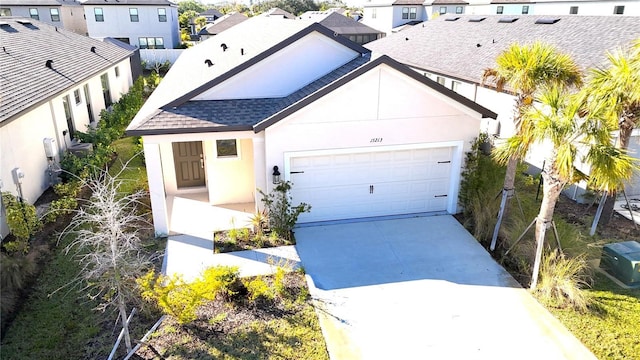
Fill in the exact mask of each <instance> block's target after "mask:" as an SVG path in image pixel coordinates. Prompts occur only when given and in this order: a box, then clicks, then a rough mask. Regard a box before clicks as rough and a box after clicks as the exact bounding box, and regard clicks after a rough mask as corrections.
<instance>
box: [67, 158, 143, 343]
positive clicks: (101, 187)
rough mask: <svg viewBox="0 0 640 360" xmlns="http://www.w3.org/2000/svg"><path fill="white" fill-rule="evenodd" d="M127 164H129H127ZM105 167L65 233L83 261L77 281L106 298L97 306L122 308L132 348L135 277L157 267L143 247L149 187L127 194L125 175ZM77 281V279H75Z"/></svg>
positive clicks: (87, 183) (99, 297)
mask: <svg viewBox="0 0 640 360" xmlns="http://www.w3.org/2000/svg"><path fill="white" fill-rule="evenodd" d="M123 168H124V167H123ZM118 175H120V174H117V175H115V176H112V175H110V174H109V173H108V172H107V171H102V172H101V173H100V174H98V175H97V176H96V177H94V178H90V179H88V180H84V181H83V185H85V186H88V187H89V189H90V190H91V191H92V195H91V197H90V198H89V200H88V201H84V204H82V206H81V207H80V209H79V210H77V212H76V214H75V216H74V217H73V220H72V221H71V223H70V224H69V226H68V227H67V228H66V229H65V231H64V232H63V234H62V235H61V236H72V237H73V240H72V241H71V243H70V244H69V245H68V246H67V247H66V249H65V252H66V253H67V254H69V253H72V254H74V256H75V257H76V258H77V260H78V262H79V263H80V267H81V270H80V274H79V276H78V278H77V279H76V280H75V282H74V283H75V284H76V285H77V284H83V285H82V286H83V287H82V290H83V291H85V292H86V293H87V294H88V296H89V297H90V298H91V299H96V300H98V301H99V302H100V303H99V305H98V306H97V308H96V309H98V310H102V311H104V310H106V309H107V308H109V307H115V308H117V310H118V312H119V317H120V320H121V322H122V327H123V329H124V339H125V345H126V347H127V351H131V348H132V347H131V337H130V335H129V326H128V323H127V304H130V303H131V301H133V300H134V299H136V298H137V295H136V290H135V289H136V288H135V287H136V285H135V279H136V278H138V277H139V276H141V275H142V274H143V273H144V272H145V271H147V270H148V268H149V267H150V266H151V261H152V260H153V255H151V254H148V253H147V252H145V251H144V249H143V247H142V244H141V242H142V239H144V238H145V237H146V236H147V234H148V233H147V230H148V229H149V226H148V225H149V223H148V222H147V220H146V218H145V215H146V214H144V213H142V212H141V206H145V205H143V204H142V203H141V199H142V198H144V197H145V195H146V194H145V192H144V191H137V192H134V193H132V194H123V193H121V192H120V191H119V189H120V187H121V185H122V183H123V180H119V179H118ZM70 285H71V284H70Z"/></svg>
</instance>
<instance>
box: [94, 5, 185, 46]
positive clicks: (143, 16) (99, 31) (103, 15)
mask: <svg viewBox="0 0 640 360" xmlns="http://www.w3.org/2000/svg"><path fill="white" fill-rule="evenodd" d="M83 5H84V16H85V18H86V19H87V29H88V32H89V36H91V37H92V38H95V39H100V40H102V39H104V38H106V37H112V38H115V39H118V40H120V41H122V42H124V43H127V44H131V45H136V46H139V47H140V49H174V48H175V47H177V46H178V45H180V29H179V25H178V6H177V5H176V3H175V2H173V1H169V0H85V1H83Z"/></svg>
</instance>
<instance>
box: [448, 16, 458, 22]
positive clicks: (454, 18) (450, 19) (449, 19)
mask: <svg viewBox="0 0 640 360" xmlns="http://www.w3.org/2000/svg"><path fill="white" fill-rule="evenodd" d="M458 19H460V17H459V16H457V17H452V18H446V19H444V21H456V20H458Z"/></svg>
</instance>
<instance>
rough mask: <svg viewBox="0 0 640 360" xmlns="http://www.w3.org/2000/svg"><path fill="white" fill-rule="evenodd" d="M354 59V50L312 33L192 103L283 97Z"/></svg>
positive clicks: (199, 96)
mask: <svg viewBox="0 0 640 360" xmlns="http://www.w3.org/2000/svg"><path fill="white" fill-rule="evenodd" d="M356 56H359V54H358V53H357V52H355V51H354V50H351V49H349V48H347V47H345V46H343V45H341V44H339V43H337V42H336V41H334V40H333V39H330V38H327V37H326V36H324V35H321V34H319V33H317V32H313V33H310V34H308V35H307V36H305V37H303V38H302V39H299V40H298V41H296V42H295V43H293V44H291V45H289V46H287V47H286V48H284V49H282V50H280V51H278V52H277V53H275V54H273V55H271V56H269V57H268V58H267V59H265V60H263V61H261V62H259V63H257V64H255V65H253V66H251V67H250V68H248V69H246V70H244V71H243V72H241V73H240V74H238V75H236V76H234V77H232V78H230V79H228V80H226V81H224V82H223V83H221V84H219V85H217V86H215V87H213V88H211V89H209V90H207V91H205V92H203V93H202V94H200V95H198V96H196V97H194V98H193V100H221V99H250V98H273V97H284V96H287V95H289V94H291V93H292V92H294V91H297V90H299V89H300V88H302V87H304V86H305V85H307V84H309V83H311V82H313V81H314V80H316V79H318V78H320V77H322V76H323V75H326V74H327V73H329V72H331V71H333V70H334V69H336V68H338V67H340V66H342V65H344V64H346V63H347V62H349V61H351V60H353V59H354V58H355V57H356ZM301 64H304V66H301Z"/></svg>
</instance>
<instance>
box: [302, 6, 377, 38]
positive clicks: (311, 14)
mask: <svg viewBox="0 0 640 360" xmlns="http://www.w3.org/2000/svg"><path fill="white" fill-rule="evenodd" d="M298 19H302V20H309V21H314V22H317V23H319V24H320V25H322V26H324V27H326V28H329V29H330V30H333V32H335V33H336V34H339V35H342V36H344V37H346V38H347V39H349V40H351V41H353V42H356V43H358V44H360V45H363V44H366V43H368V42H371V41H374V40H377V39H380V38H382V37H384V36H385V33H384V32H382V31H378V30H376V29H372V28H371V27H369V26H367V25H365V24H362V23H359V22H357V21H355V20H353V19H352V18H350V17H347V16H345V15H343V14H342V12H340V11H336V10H335V9H331V10H327V11H308V12H306V13H303V14H302V15H300V16H299V17H298Z"/></svg>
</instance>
